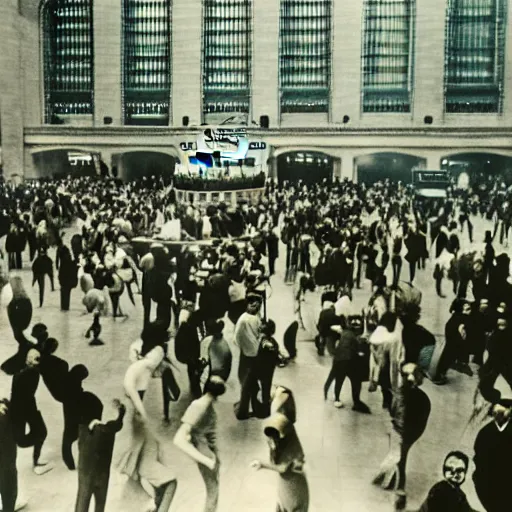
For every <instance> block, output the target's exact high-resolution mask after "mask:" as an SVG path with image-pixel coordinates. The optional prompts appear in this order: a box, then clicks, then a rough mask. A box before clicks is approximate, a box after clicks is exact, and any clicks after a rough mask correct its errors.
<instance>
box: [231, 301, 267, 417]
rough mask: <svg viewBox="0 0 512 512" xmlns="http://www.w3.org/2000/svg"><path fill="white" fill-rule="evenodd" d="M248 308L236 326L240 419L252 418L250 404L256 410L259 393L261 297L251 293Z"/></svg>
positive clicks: (236, 407)
mask: <svg viewBox="0 0 512 512" xmlns="http://www.w3.org/2000/svg"><path fill="white" fill-rule="evenodd" d="M247 302H248V304H247V310H246V312H245V313H243V314H242V316H241V317H240V318H239V319H238V322H237V323H236V326H235V343H236V345H237V346H238V347H239V348H240V361H239V365H238V379H239V381H240V385H241V387H242V389H241V393H240V401H239V402H238V403H236V404H235V415H236V417H237V419H239V420H246V419H249V418H250V414H249V405H250V404H251V403H252V408H253V410H254V408H255V407H257V405H256V403H257V402H256V395H257V394H258V387H257V379H256V356H257V355H258V349H259V346H260V331H261V325H262V323H261V317H260V309H261V297H260V296H259V295H253V294H249V295H248V296H247Z"/></svg>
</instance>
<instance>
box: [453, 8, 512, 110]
mask: <svg viewBox="0 0 512 512" xmlns="http://www.w3.org/2000/svg"><path fill="white" fill-rule="evenodd" d="M491 1H492V2H494V6H491V2H489V4H488V7H493V8H494V11H495V19H494V20H493V21H491V23H492V24H493V25H494V27H493V31H494V48H493V52H494V55H493V61H494V65H493V68H494V71H493V83H483V82H482V83H481V84H478V83H469V82H467V83H464V82H463V81H460V82H451V81H450V80H451V78H450V75H451V69H450V60H451V55H452V54H453V52H454V50H453V48H454V39H455V35H454V34H453V33H454V31H455V29H456V28H457V26H459V27H462V26H463V23H461V22H460V21H459V22H458V24H457V21H458V20H457V19H456V16H457V14H456V12H455V11H456V10H457V9H459V8H460V6H461V4H462V3H463V0H448V2H447V7H446V20H445V47H444V112H445V114H476V115H480V114H484V115H485V114H495V115H496V114H497V115H501V114H503V102H504V93H505V90H504V86H505V83H504V82H505V66H506V58H505V51H506V50H505V45H506V35H507V34H506V31H507V13H508V3H507V1H506V0H491ZM480 5H482V6H484V3H483V2H481V3H480V4H479V6H480ZM475 19H476V16H475ZM452 21H453V23H452ZM475 35H476V34H473V36H475ZM472 50H473V51H474V53H473V55H477V50H478V49H477V48H476V46H475V45H474V46H473V48H472ZM465 100H466V101H465Z"/></svg>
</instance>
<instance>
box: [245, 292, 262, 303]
mask: <svg viewBox="0 0 512 512" xmlns="http://www.w3.org/2000/svg"><path fill="white" fill-rule="evenodd" d="M246 298H247V302H252V303H255V302H257V303H258V304H261V302H262V301H263V297H262V296H261V295H258V294H257V293H249V294H247V297H246Z"/></svg>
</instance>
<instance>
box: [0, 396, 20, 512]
mask: <svg viewBox="0 0 512 512" xmlns="http://www.w3.org/2000/svg"><path fill="white" fill-rule="evenodd" d="M0 439H1V440H2V446H1V448H0V497H1V498H2V504H1V506H2V511H3V512H14V510H15V506H16V499H17V497H18V471H17V469H16V456H17V448H16V439H15V437H14V428H13V425H12V420H11V411H10V404H9V402H8V400H5V399H2V400H0Z"/></svg>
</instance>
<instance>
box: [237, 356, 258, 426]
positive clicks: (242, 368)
mask: <svg viewBox="0 0 512 512" xmlns="http://www.w3.org/2000/svg"><path fill="white" fill-rule="evenodd" d="M256 361H257V359H256V357H247V356H246V355H244V354H243V353H241V354H240V363H239V365H238V379H239V381H240V385H241V386H242V389H241V392H240V402H238V403H237V404H236V406H235V415H236V417H237V418H238V419H245V418H247V417H249V407H250V406H252V410H253V411H256V410H257V409H258V397H257V395H258V371H257V366H256Z"/></svg>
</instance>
